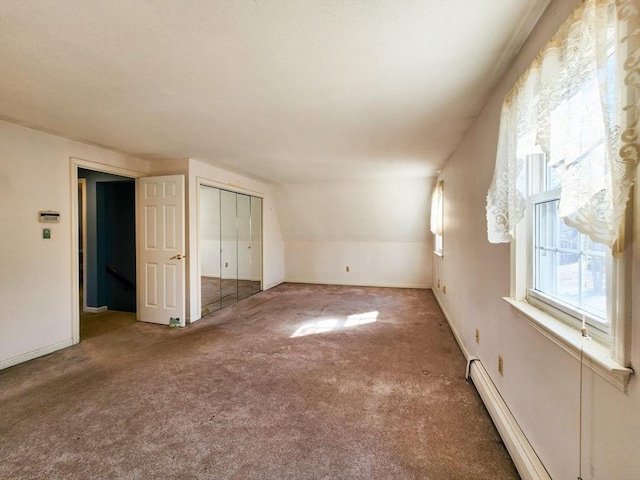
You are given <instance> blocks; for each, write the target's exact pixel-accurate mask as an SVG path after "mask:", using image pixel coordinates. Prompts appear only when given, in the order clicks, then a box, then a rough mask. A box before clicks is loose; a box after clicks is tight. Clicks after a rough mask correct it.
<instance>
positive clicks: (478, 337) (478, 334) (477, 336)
mask: <svg viewBox="0 0 640 480" xmlns="http://www.w3.org/2000/svg"><path fill="white" fill-rule="evenodd" d="M476 343H480V330H478V329H477V328H476Z"/></svg>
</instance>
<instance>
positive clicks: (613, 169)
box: [487, 0, 640, 247]
mask: <svg viewBox="0 0 640 480" xmlns="http://www.w3.org/2000/svg"><path fill="white" fill-rule="evenodd" d="M639 142H640V2H639V1H638V0H584V1H582V2H580V4H579V5H578V6H577V7H576V9H575V10H574V12H573V14H572V15H571V17H570V18H569V19H568V20H567V21H566V22H565V23H564V24H563V25H562V26H561V27H560V29H559V30H558V32H557V33H556V35H555V36H554V37H553V38H551V40H550V41H549V42H548V43H547V45H546V46H545V48H543V49H542V51H541V52H540V53H539V55H538V56H537V58H536V59H535V61H534V62H533V64H532V65H531V67H530V68H529V69H528V70H527V71H526V72H525V73H524V74H523V75H522V77H521V78H520V79H519V80H518V81H517V83H516V85H515V86H514V87H513V88H512V90H511V91H510V92H509V93H508V94H507V96H506V98H505V100H504V103H503V107H502V115H501V119H500V134H499V140H498V152H497V159H496V167H495V172H494V178H493V181H492V183H491V187H490V189H489V193H488V196H487V230H488V237H489V241H490V242H492V243H501V242H510V241H511V240H512V238H513V232H514V227H515V226H516V224H517V223H518V222H519V221H520V220H521V219H522V218H523V216H524V212H525V207H526V204H525V201H526V200H525V199H526V194H527V192H526V188H527V183H528V182H527V181H526V168H525V166H526V157H527V156H528V155H529V154H533V153H540V152H543V153H545V154H546V158H547V162H548V165H549V166H550V167H551V168H553V169H554V171H555V173H556V175H557V176H558V177H559V178H560V182H561V187H562V193H561V196H560V206H559V215H560V216H561V217H562V218H563V219H564V221H565V223H566V224H567V225H570V226H572V227H574V228H576V229H577V230H578V231H580V232H581V233H584V234H586V235H588V236H589V237H590V238H591V239H592V240H593V241H595V242H598V243H603V244H605V245H608V246H609V247H614V244H615V243H616V240H617V238H618V233H619V231H620V228H621V225H622V223H623V219H624V211H625V206H626V203H627V200H628V198H629V192H630V189H631V186H632V185H633V183H634V181H635V175H636V170H637V164H638V155H639V153H638V152H639V146H638V145H639Z"/></svg>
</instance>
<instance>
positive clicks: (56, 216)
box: [38, 210, 60, 223]
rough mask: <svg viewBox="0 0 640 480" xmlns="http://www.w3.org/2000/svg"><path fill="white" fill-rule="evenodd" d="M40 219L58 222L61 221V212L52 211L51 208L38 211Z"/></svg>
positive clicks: (43, 221)
mask: <svg viewBox="0 0 640 480" xmlns="http://www.w3.org/2000/svg"><path fill="white" fill-rule="evenodd" d="M38 219H39V220H40V223H58V222H59V221H60V212H52V211H51V210H47V211H46V212H38Z"/></svg>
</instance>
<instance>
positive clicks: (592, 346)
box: [503, 297, 634, 393]
mask: <svg viewBox="0 0 640 480" xmlns="http://www.w3.org/2000/svg"><path fill="white" fill-rule="evenodd" d="M503 300H504V301H505V302H507V303H508V304H509V305H511V306H512V307H513V308H514V310H515V311H516V312H517V313H518V314H519V316H520V317H522V318H524V319H525V320H527V321H528V322H529V324H530V325H531V326H532V327H533V328H535V329H536V330H537V331H538V332H540V333H542V334H543V335H544V336H545V337H547V338H548V339H550V340H551V341H552V342H553V343H555V344H556V345H558V346H559V347H561V348H562V349H563V350H565V351H566V352H568V353H569V354H571V355H572V356H573V357H574V358H576V359H577V360H580V359H581V358H582V361H583V363H584V365H585V366H586V367H588V368H589V369H591V370H592V371H594V372H595V373H597V374H598V375H600V376H601V377H602V378H604V379H605V380H607V381H608V382H609V383H611V384H612V385H613V386H615V387H616V388H618V389H619V390H620V391H622V392H625V393H626V392H627V387H628V385H629V380H630V379H631V375H632V374H633V373H634V372H633V369H632V368H629V367H625V366H624V365H621V364H619V363H618V362H616V361H615V360H614V359H613V358H612V357H611V350H610V349H609V348H607V347H605V346H604V345H601V344H599V343H598V342H596V341H595V340H593V339H585V338H584V337H582V335H581V333H580V332H578V331H577V330H576V329H575V328H573V327H570V326H569V325H566V324H565V323H563V322H561V321H560V320H557V319H556V318H554V317H552V316H551V315H549V314H547V313H545V312H544V311H542V310H540V309H538V308H536V307H534V306H533V305H531V304H529V303H527V302H524V301H519V300H514V299H513V298H509V297H503Z"/></svg>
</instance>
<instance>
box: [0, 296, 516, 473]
mask: <svg viewBox="0 0 640 480" xmlns="http://www.w3.org/2000/svg"><path fill="white" fill-rule="evenodd" d="M464 370H465V361H464V358H463V356H462V354H461V352H460V350H459V348H458V346H457V345H456V342H455V340H454V338H453V335H452V333H451V331H450V329H449V328H448V326H447V324H446V321H445V320H444V318H443V315H442V313H441V311H440V310H439V308H438V306H437V304H436V302H435V300H434V297H433V295H432V293H431V292H430V291H429V290H411V289H391V288H368V287H367V288H357V287H339V286H319V285H300V284H283V285H280V286H279V287H276V288H273V289H271V290H268V291H266V292H262V293H259V294H257V295H254V296H252V297H250V298H248V299H246V300H243V301H242V302H240V303H237V304H235V305H232V306H230V307H228V308H225V309H223V310H219V311H218V312H216V313H214V314H212V315H211V316H209V317H205V318H203V319H202V320H200V321H198V322H197V323H194V324H192V325H189V326H188V327H186V328H183V329H170V328H168V327H164V326H159V325H149V324H144V323H136V324H134V325H131V326H128V327H125V328H123V329H120V330H117V331H114V332H111V333H107V334H105V335H102V336H99V337H94V338H91V339H88V340H86V341H84V342H82V343H80V344H78V345H76V346H73V347H71V348H68V349H65V350H62V351H59V352H56V353H54V354H51V355H48V356H46V357H43V358H39V359H36V360H33V361H30V362H27V363H24V364H21V365H17V366H15V367H12V368H9V369H6V370H4V371H2V372H0V459H1V460H0V478H11V479H28V478H34V479H35V478H42V479H45V478H46V479H63V478H64V479H89V478H91V479H103V478H104V479H112V478H113V479H393V480H400V479H433V480H435V479H443V480H445V479H446V480H449V479H454V480H457V479H473V480H480V479H492V480H496V479H517V478H518V474H517V472H516V470H515V468H514V466H513V463H512V462H511V460H510V458H509V456H508V454H507V452H506V450H505V448H504V446H503V444H502V443H501V441H500V438H499V436H498V434H497V432H496V430H495V428H494V426H493V424H492V423H491V420H490V418H489V416H488V414H487V412H486V410H485V409H484V407H483V405H482V402H481V401H480V398H479V397H478V395H477V393H476V391H475V389H474V387H473V385H472V384H471V383H470V382H469V381H466V380H465V379H464Z"/></svg>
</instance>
